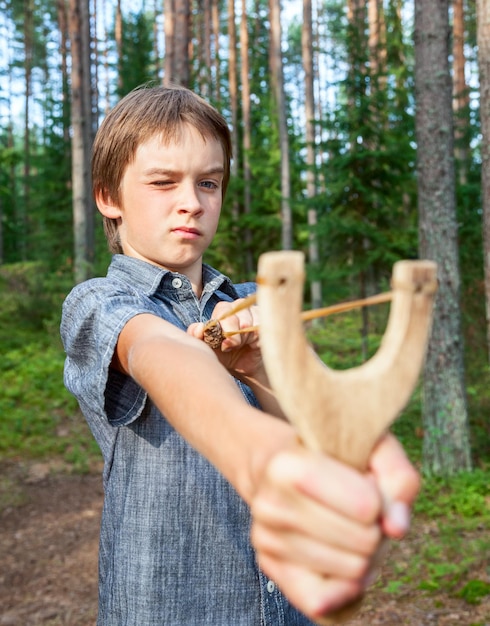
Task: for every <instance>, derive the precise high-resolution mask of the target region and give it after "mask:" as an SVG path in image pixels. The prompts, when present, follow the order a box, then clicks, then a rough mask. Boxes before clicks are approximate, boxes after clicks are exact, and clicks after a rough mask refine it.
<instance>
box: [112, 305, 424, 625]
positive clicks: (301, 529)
mask: <svg viewBox="0 0 490 626" xmlns="http://www.w3.org/2000/svg"><path fill="white" fill-rule="evenodd" d="M114 366H116V367H118V368H119V369H120V370H122V371H123V372H125V373H126V374H128V375H130V376H132V377H133V378H134V379H135V380H136V381H137V382H138V383H139V384H140V385H141V386H142V387H143V388H144V389H146V391H147V392H148V393H149V395H150V397H151V398H152V400H153V401H154V402H155V404H156V405H157V406H158V408H159V409H160V410H161V412H162V413H163V414H164V415H165V417H166V418H167V419H168V420H169V422H170V423H171V424H172V425H173V426H174V427H175V428H176V430H177V431H179V432H180V433H181V434H182V436H183V437H184V438H186V439H187V441H188V442H189V443H190V444H191V445H192V446H193V447H195V448H196V449H197V450H198V451H199V452H200V453H201V454H203V455H204V456H205V457H207V458H208V460H209V461H210V462H211V463H213V464H214V465H215V466H216V467H217V469H218V470H219V471H220V472H221V473H222V474H223V475H224V476H225V477H226V478H227V479H228V480H229V482H230V483H231V484H232V485H233V486H234V487H235V489H236V490H237V491H238V493H239V494H240V495H241V496H242V497H243V498H244V500H245V501H246V502H247V503H248V504H249V505H250V507H251V511H252V517H253V520H254V521H253V534H252V540H253V543H254V547H255V548H256V551H257V557H258V560H259V563H260V564H261V565H262V567H263V569H264V571H265V572H266V573H267V574H268V575H269V576H270V577H272V578H274V579H275V581H276V582H277V583H278V585H279V586H280V588H281V590H282V591H283V592H284V593H285V594H286V596H287V597H288V598H289V599H290V600H291V601H292V602H293V604H295V605H296V606H297V607H298V608H299V609H300V610H301V611H303V612H304V613H305V614H306V615H308V616H309V617H310V618H315V617H318V616H319V615H321V614H323V613H324V612H325V611H329V610H333V609H336V608H338V607H340V606H342V605H344V604H345V603H346V602H349V601H351V600H352V599H354V598H355V597H357V596H358V595H359V594H360V593H362V591H363V590H364V588H365V586H366V585H367V582H368V577H369V572H370V570H371V567H372V564H373V561H374V558H375V556H376V553H377V551H378V549H379V546H380V543H381V538H382V531H384V532H385V534H387V535H389V536H392V537H396V536H400V535H402V534H404V532H405V531H406V530H407V525H408V519H407V513H408V510H409V509H408V507H409V504H410V503H411V501H412V500H413V498H414V497H415V493H416V491H417V485H418V482H417V474H416V472H415V470H414V469H413V468H412V466H411V465H410V463H409V462H408V460H407V459H406V457H405V455H404V454H403V452H402V451H401V449H400V448H399V447H397V446H396V445H395V444H394V440H392V439H391V438H388V439H387V440H386V442H385V443H384V444H383V446H381V451H383V450H384V451H385V452H384V456H383V454H381V453H380V452H379V451H378V452H376V453H375V454H374V455H373V458H372V462H371V467H372V472H371V475H362V474H360V473H358V472H356V471H354V470H352V469H351V468H349V467H347V466H345V465H343V464H342V463H339V462H337V461H335V460H334V459H332V458H329V457H327V456H325V455H321V454H313V453H310V452H308V451H306V450H304V449H302V448H301V447H300V446H299V445H298V443H297V440H296V435H295V433H294V431H293V429H292V428H291V426H290V425H289V424H288V423H287V422H285V421H283V420H280V419H277V418H275V417H273V416H271V415H269V414H267V413H263V412H261V411H258V410H257V409H255V408H253V407H251V406H249V405H248V404H247V403H246V401H245V400H244V398H243V397H242V395H241V392H240V391H239V389H238V388H237V386H236V384H235V383H234V381H233V379H232V377H231V376H230V375H229V374H228V372H227V371H226V369H225V368H224V367H223V366H222V365H221V364H220V363H219V361H218V359H217V357H216V355H215V354H214V353H213V351H212V350H211V349H210V348H209V347H208V346H206V345H205V344H203V343H202V342H201V341H200V340H198V339H196V338H194V337H192V336H189V335H187V334H185V333H184V332H183V331H181V330H179V329H177V328H175V327H174V326H172V325H171V324H169V323H167V322H165V321H164V320H161V319H159V318H157V317H155V316H153V315H149V314H142V315H138V316H136V317H134V318H132V319H131V320H130V321H129V322H128V323H127V324H126V326H125V327H124V329H123V330H122V332H121V334H120V337H119V340H118V344H117V349H116V355H115V358H114ZM386 450H388V452H389V453H390V454H391V457H390V459H391V461H390V464H387V462H386V460H384V459H385V458H386V456H390V455H389V454H388V455H387V453H386ZM388 465H389V466H388ZM391 500H396V501H398V502H399V506H397V507H387V506H386V505H385V504H384V503H386V502H390V501H391ZM394 511H395V512H396V514H395V513H394ZM400 511H402V514H401V515H400Z"/></svg>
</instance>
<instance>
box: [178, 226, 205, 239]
mask: <svg viewBox="0 0 490 626" xmlns="http://www.w3.org/2000/svg"><path fill="white" fill-rule="evenodd" d="M173 232H174V233H176V234H177V235H180V236H181V237H184V238H185V239H194V238H196V237H199V236H200V235H201V233H200V231H199V230H198V229H197V228H190V227H189V226H177V227H176V228H174V229H173Z"/></svg>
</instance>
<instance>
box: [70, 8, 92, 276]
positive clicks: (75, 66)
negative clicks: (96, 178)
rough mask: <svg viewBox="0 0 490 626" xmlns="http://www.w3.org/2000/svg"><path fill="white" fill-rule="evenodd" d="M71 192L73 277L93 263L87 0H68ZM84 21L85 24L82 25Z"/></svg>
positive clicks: (85, 272) (88, 270) (88, 273)
mask: <svg viewBox="0 0 490 626" xmlns="http://www.w3.org/2000/svg"><path fill="white" fill-rule="evenodd" d="M69 10H70V13H69V34H70V42H71V90H72V91H71V120H72V189H73V229H74V240H75V244H74V277H75V281H76V282H81V281H83V280H86V279H87V278H89V277H90V276H91V275H92V271H93V261H94V205H93V202H92V194H91V185H90V150H91V146H92V140H93V126H94V123H93V110H92V94H91V91H92V80H91V63H90V37H89V39H88V40H87V39H85V38H86V37H87V33H88V32H89V27H88V22H89V8H88V1H87V0H70V8H69ZM84 22H85V24H84Z"/></svg>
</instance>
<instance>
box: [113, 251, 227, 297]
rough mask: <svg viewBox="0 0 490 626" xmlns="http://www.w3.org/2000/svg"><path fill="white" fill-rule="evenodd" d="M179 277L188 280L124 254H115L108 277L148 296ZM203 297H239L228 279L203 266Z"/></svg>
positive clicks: (175, 273) (212, 268) (180, 275)
mask: <svg viewBox="0 0 490 626" xmlns="http://www.w3.org/2000/svg"><path fill="white" fill-rule="evenodd" d="M175 276H179V277H180V278H182V279H183V280H187V278H186V277H185V276H184V275H183V274H179V273H178V272H170V271H169V270H165V269H163V268H161V267H158V266H156V265H152V264H151V263H147V262H146V261H142V260H140V259H135V258H134V257H130V256H126V255H124V254H115V255H114V256H113V257H112V261H111V264H110V266H109V269H108V271H107V277H108V278H112V279H114V280H119V281H121V282H124V283H126V284H128V285H131V286H133V287H136V288H137V289H138V290H139V291H142V292H143V293H145V294H146V295H147V296H152V295H154V294H155V293H156V292H157V291H159V290H160V289H161V288H162V287H163V286H164V285H166V284H168V282H169V278H170V277H175ZM202 277H203V295H204V294H208V293H211V292H214V291H216V290H218V289H219V290H220V291H221V292H223V293H225V294H227V295H229V296H231V297H232V298H236V297H237V292H236V289H235V287H234V285H233V283H232V282H231V280H230V279H229V278H228V276H225V275H224V274H222V273H221V272H219V271H218V270H216V269H214V267H211V266H210V265H207V264H205V263H204V264H203V269H202Z"/></svg>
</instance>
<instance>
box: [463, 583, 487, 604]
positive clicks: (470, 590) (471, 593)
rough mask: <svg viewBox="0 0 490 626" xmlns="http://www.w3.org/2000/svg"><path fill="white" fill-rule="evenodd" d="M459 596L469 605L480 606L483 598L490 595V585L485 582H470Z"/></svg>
mask: <svg viewBox="0 0 490 626" xmlns="http://www.w3.org/2000/svg"><path fill="white" fill-rule="evenodd" d="M457 595H458V597H460V598H463V599H464V600H466V602H467V603H468V604H480V602H481V600H482V598H484V597H485V596H488V595H490V583H487V582H485V581H483V580H470V581H469V582H468V583H466V585H465V586H464V587H463V588H462V589H461V590H460V591H459V593H458V594H457Z"/></svg>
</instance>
